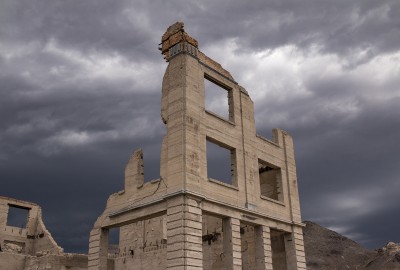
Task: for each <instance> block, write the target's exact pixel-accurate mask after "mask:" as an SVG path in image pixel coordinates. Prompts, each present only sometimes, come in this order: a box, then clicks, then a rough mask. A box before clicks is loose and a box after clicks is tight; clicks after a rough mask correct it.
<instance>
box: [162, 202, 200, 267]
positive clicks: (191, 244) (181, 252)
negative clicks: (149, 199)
mask: <svg viewBox="0 0 400 270" xmlns="http://www.w3.org/2000/svg"><path fill="white" fill-rule="evenodd" d="M166 219H167V243H168V245H167V269H182V270H188V269H193V270H195V269H197V270H200V269H203V257H202V216H201V208H200V206H199V203H198V202H197V201H196V200H194V199H192V198H190V197H187V196H183V195H182V196H177V197H175V198H172V199H170V200H168V209H167V217H166Z"/></svg>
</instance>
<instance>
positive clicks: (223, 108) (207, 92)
mask: <svg viewBox="0 0 400 270" xmlns="http://www.w3.org/2000/svg"><path fill="white" fill-rule="evenodd" d="M204 96H205V97H204V98H205V109H206V111H209V112H212V113H214V114H217V115H218V116H220V117H222V118H224V119H226V120H229V121H233V108H232V104H233V102H232V90H231V89H229V88H228V87H226V86H224V85H222V84H221V83H219V82H218V81H216V80H215V79H213V78H211V77H210V76H208V75H205V76H204Z"/></svg>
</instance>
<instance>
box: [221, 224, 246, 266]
mask: <svg viewBox="0 0 400 270" xmlns="http://www.w3.org/2000/svg"><path fill="white" fill-rule="evenodd" d="M223 228H224V243H223V244H224V254H225V269H227V270H236V269H237V270H241V269H242V249H241V241H240V220H239V219H236V218H225V219H224V220H223Z"/></svg>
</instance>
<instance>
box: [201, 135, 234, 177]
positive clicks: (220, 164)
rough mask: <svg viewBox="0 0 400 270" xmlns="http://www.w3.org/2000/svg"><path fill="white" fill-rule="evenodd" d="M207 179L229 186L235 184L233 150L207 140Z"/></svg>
mask: <svg viewBox="0 0 400 270" xmlns="http://www.w3.org/2000/svg"><path fill="white" fill-rule="evenodd" d="M206 152H207V177H208V178H209V179H213V180H217V181H220V182H223V183H226V184H229V185H237V184H236V175H235V174H236V169H235V164H236V161H235V150H234V149H229V148H228V147H227V146H225V145H222V144H219V143H217V142H214V141H210V139H209V138H207V145H206Z"/></svg>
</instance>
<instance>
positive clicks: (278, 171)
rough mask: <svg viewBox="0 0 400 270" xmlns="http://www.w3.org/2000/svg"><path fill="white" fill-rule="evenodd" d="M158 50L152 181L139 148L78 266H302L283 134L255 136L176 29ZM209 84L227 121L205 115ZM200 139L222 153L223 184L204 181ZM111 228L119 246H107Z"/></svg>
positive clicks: (237, 94)
mask: <svg viewBox="0 0 400 270" xmlns="http://www.w3.org/2000/svg"><path fill="white" fill-rule="evenodd" d="M160 45H161V47H160V50H161V52H162V54H163V55H164V58H165V60H166V61H167V62H168V67H167V69H166V72H165V75H164V78H163V83H162V102H161V103H162V104H161V117H162V121H163V122H164V123H165V126H166V134H165V136H164V138H163V142H162V149H161V162H160V166H161V167H160V178H159V179H155V180H152V181H150V182H147V183H145V182H144V174H143V172H144V166H145V164H143V152H142V150H140V149H139V150H137V151H135V152H134V153H133V155H132V157H131V159H130V160H129V162H128V164H127V166H126V169H125V189H124V190H123V191H120V192H118V193H115V194H112V195H111V196H110V197H109V199H108V201H107V206H106V209H105V210H104V212H103V214H102V215H101V216H100V217H99V218H98V219H97V221H96V223H95V225H94V227H93V229H92V231H91V233H90V243H89V261H88V268H89V269H90V270H95V269H96V270H106V269H182V270H183V269H257V270H258V269H260V270H261V269H274V270H276V269H306V264H305V255H304V245H303V234H302V226H303V225H302V223H301V215H300V205H299V197H298V187H297V177H296V165H295V158H294V149H293V141H292V138H291V136H290V135H289V134H288V133H287V132H285V131H283V130H280V129H274V130H273V140H272V141H270V140H267V139H265V138H263V137H261V136H259V135H257V134H256V127H255V120H254V107H253V102H252V100H251V99H250V97H249V94H248V93H247V91H246V90H245V89H244V88H243V87H241V86H240V85H239V84H238V83H237V82H236V81H235V80H234V78H233V77H232V76H231V74H230V73H229V72H228V71H226V70H225V69H223V68H222V66H221V65H220V64H218V63H217V62H215V61H214V60H212V59H211V58H209V57H207V56H206V55H204V54H203V53H202V52H200V51H199V49H198V42H197V41H196V40H195V39H194V38H192V37H190V36H189V35H188V34H187V33H186V32H185V31H184V28H183V23H176V24H174V25H172V26H171V27H169V28H168V29H167V31H166V32H165V34H164V35H163V37H162V42H161V44H160ZM209 83H211V84H213V85H215V86H217V88H220V90H218V91H225V92H224V93H225V94H226V99H227V100H226V102H227V103H228V109H227V110H228V112H227V115H228V116H227V117H222V116H220V115H218V114H216V113H215V112H212V111H210V110H208V108H207V106H206V100H205V91H206V89H205V88H206V85H208V84H209ZM208 143H209V144H212V145H215V146H216V147H219V148H221V149H222V150H223V151H225V152H226V153H227V155H228V156H229V159H230V167H229V168H228V169H227V170H228V171H229V172H228V174H229V175H230V179H214V178H213V177H210V176H209V167H211V165H212V164H211V163H212V161H211V160H208V158H207V157H208V156H207V147H206V146H207V145H208ZM113 228H119V243H118V246H117V247H116V248H114V249H110V245H109V232H110V230H112V229H113Z"/></svg>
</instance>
